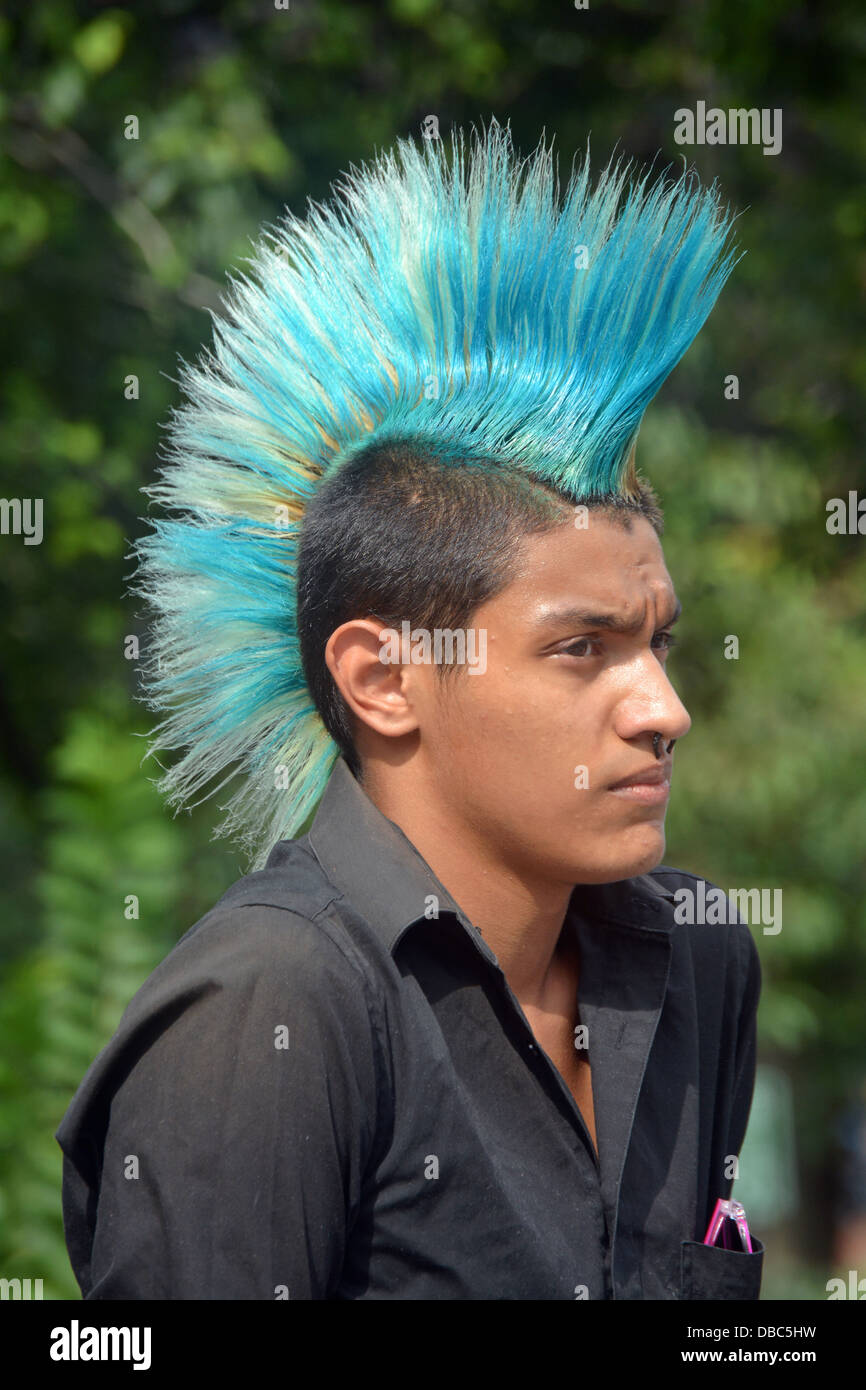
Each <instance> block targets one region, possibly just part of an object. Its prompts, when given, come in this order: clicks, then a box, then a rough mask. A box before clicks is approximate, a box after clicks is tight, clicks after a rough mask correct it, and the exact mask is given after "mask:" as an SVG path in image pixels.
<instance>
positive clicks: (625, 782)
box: [608, 762, 671, 806]
mask: <svg viewBox="0 0 866 1390" xmlns="http://www.w3.org/2000/svg"><path fill="white" fill-rule="evenodd" d="M670 777H671V765H670V762H660V763H654V764H652V765H651V766H650V767H644V768H638V769H637V771H636V772H631V773H629V774H628V776H627V777H621V778H620V780H619V781H618V782H612V783H611V785H610V786H609V787H608V791H611V792H613V793H614V794H615V795H616V796H620V797H626V798H628V800H629V801H637V802H639V803H640V804H641V805H643V806H660V805H661V804H662V802H664V801H667V799H668V797H669V796H670V790H671V784H670Z"/></svg>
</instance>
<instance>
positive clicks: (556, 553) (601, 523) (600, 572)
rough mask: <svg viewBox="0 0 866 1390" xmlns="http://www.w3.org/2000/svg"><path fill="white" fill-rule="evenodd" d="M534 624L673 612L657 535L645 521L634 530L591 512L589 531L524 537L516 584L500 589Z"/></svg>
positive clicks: (634, 617)
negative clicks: (551, 618)
mask: <svg viewBox="0 0 866 1390" xmlns="http://www.w3.org/2000/svg"><path fill="white" fill-rule="evenodd" d="M501 597H502V598H503V600H505V605H506V606H510V605H511V604H514V603H517V604H519V605H520V607H521V608H522V609H523V611H524V612H525V613H526V615H527V616H531V617H532V618H533V621H535V619H536V618H537V617H540V616H542V615H543V613H544V612H545V611H553V610H554V609H563V608H567V607H568V606H569V605H571V606H572V607H573V608H575V609H580V610H583V609H588V608H591V609H593V610H595V609H597V610H598V611H599V612H601V611H604V610H610V611H611V612H616V613H618V614H620V615H621V616H623V617H627V618H631V619H632V620H635V621H636V620H637V618H638V616H639V615H640V614H641V613H643V614H646V612H647V609H648V608H651V609H655V610H657V611H661V610H665V609H670V610H672V609H673V608H674V605H675V604H676V595H675V593H674V586H673V581H672V579H671V576H670V575H669V573H668V570H667V566H666V564H665V558H664V553H663V551H662V548H661V545H660V543H659V539H658V536H657V535H656V533H655V531H654V530H653V528H652V526H651V525H650V524H649V522H647V521H645V520H644V518H642V517H635V518H633V519H632V523H631V527H630V529H626V527H625V526H624V525H623V524H621V523H620V522H618V521H608V520H607V519H606V518H604V517H602V516H601V515H600V516H599V517H598V518H595V517H594V516H593V514H592V513H591V512H590V519H589V525H588V526H587V528H586V529H585V530H582V529H580V528H578V527H576V526H561V527H557V528H556V529H555V530H553V531H547V532H542V533H540V534H539V533H535V534H534V535H530V536H527V537H525V538H524V541H523V542H522V544H521V554H520V559H519V562H518V563H517V564H516V565H515V567H514V577H513V580H512V582H511V583H510V584H509V585H507V586H506V588H505V589H504V590H502V591H501Z"/></svg>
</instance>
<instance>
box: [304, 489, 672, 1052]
mask: <svg viewBox="0 0 866 1390" xmlns="http://www.w3.org/2000/svg"><path fill="white" fill-rule="evenodd" d="M629 520H630V529H626V527H625V526H624V525H623V523H622V522H621V521H619V520H614V519H610V518H608V517H607V516H605V515H604V514H603V513H601V512H597V511H591V512H590V514H589V526H588V528H587V529H579V528H578V527H576V526H574V525H570V524H566V525H563V526H561V527H558V528H557V529H555V530H553V531H549V532H546V533H542V534H538V535H534V536H530V537H527V538H526V539H525V540H524V541H523V542H522V543H521V548H520V553H519V558H518V561H517V563H516V565H515V566H514V571H513V573H514V577H513V579H512V580H511V582H510V583H509V584H508V585H507V586H506V587H505V588H504V589H503V590H501V592H500V593H499V594H497V595H496V596H495V597H494V598H492V599H490V600H489V601H488V602H486V603H484V604H483V605H482V606H481V607H479V608H478V609H477V610H476V612H475V614H474V615H473V618H472V620H471V625H472V626H473V627H475V628H484V629H486V632H487V669H486V671H485V672H484V673H483V674H476V675H470V674H469V672H468V671H467V670H465V669H464V670H461V671H460V672H458V673H455V674H454V675H453V676H450V677H449V678H448V680H447V681H446V682H445V683H444V684H442V683H440V681H439V680H437V679H436V678H435V675H434V668H433V666H432V665H429V664H427V665H425V664H418V665H416V664H408V663H407V664H405V665H400V664H398V663H396V662H392V663H390V664H383V663H382V662H381V661H380V660H379V651H380V648H381V646H382V644H381V642H380V639H379V634H380V632H381V631H382V627H383V625H382V624H381V623H379V622H378V621H375V620H373V619H356V620H352V621H350V622H347V623H344V624H343V625H342V626H341V627H340V628H338V629H337V630H336V631H335V632H334V633H333V634H332V635H331V638H330V640H329V642H328V644H327V649H326V660H327V662H328V666H329V669H330V670H331V672H332V674H333V676H334V679H335V680H336V682H337V684H338V686H339V688H340V690H341V692H342V694H343V697H344V698H345V700H346V702H347V703H348V705H349V708H350V710H351V711H352V714H353V716H354V721H355V738H356V746H357V748H358V752H359V756H360V758H361V762H362V784H363V787H364V790H365V791H366V793H367V794H368V796H369V797H370V798H371V800H372V801H373V802H374V804H375V805H376V806H377V807H378V808H379V810H380V811H382V813H383V814H384V815H385V816H387V817H388V818H389V819H390V820H392V821H394V822H395V823H396V824H397V825H398V826H399V827H400V828H401V829H402V830H403V832H404V833H405V835H406V836H407V837H408V838H409V839H410V840H411V841H412V843H413V844H414V845H415V846H416V847H417V849H418V850H419V852H420V853H421V854H422V855H423V857H424V859H425V860H426V861H427V863H428V864H429V865H430V867H431V868H432V870H433V872H434V873H435V874H436V876H437V878H438V879H439V880H440V882H442V883H443V884H444V886H445V887H446V888H447V889H448V891H449V892H450V893H451V894H452V896H453V897H454V899H455V900H456V901H457V902H458V903H459V904H460V907H461V909H462V910H463V911H464V912H465V914H466V915H467V916H468V917H469V919H470V921H471V922H472V923H473V924H474V925H475V926H476V927H478V928H479V930H480V931H481V932H482V934H483V936H484V939H485V941H486V942H487V944H488V945H489V946H490V948H491V950H492V951H493V952H494V954H495V956H496V957H497V959H498V961H499V964H500V966H501V968H502V970H503V972H504V974H505V976H506V979H507V980H508V982H509V984H510V986H511V989H512V990H513V992H514V994H515V996H516V997H517V999H518V1000H519V1001H520V1003H521V1005H522V1007H523V1008H524V1010H525V1011H526V1012H527V1016H528V1017H530V1021H531V1022H532V1019H533V1017H535V1018H536V1019H537V1020H538V1021H539V1026H540V1028H543V1027H545V1026H546V1025H545V1022H544V1020H545V1018H551V1019H552V1018H553V1017H556V1018H561V1019H562V1020H563V1023H564V1024H566V1023H567V1024H568V1027H569V1031H570V1026H571V1017H572V1014H571V1013H570V1011H569V1008H568V1000H569V999H571V1000H573V998H574V995H573V992H572V991H573V987H574V984H575V981H576V979H577V974H576V972H577V967H578V962H577V960H576V958H575V957H574V956H573V954H572V947H571V944H570V939H569V938H568V937H567V934H565V933H563V935H562V940H560V933H561V930H562V925H563V918H564V914H565V911H566V908H567V905H568V900H569V897H570V895H571V892H572V889H573V887H574V885H575V884H580V883H606V882H612V881H614V880H618V879H623V878H629V877H632V876H633V875H637V874H642V873H646V872H647V871H648V870H650V869H652V868H654V867H655V866H656V865H657V864H659V863H660V862H661V861H662V859H663V858H664V850H665V829H664V820H665V813H666V810H667V801H666V799H663V800H661V801H656V802H655V803H654V804H653V803H652V802H645V801H641V800H639V799H637V798H636V797H633V796H631V797H630V796H629V795H627V794H625V795H624V794H621V793H617V792H613V791H611V790H610V789H609V787H610V784H611V783H613V782H617V781H619V780H620V779H622V778H625V777H627V776H629V775H631V774H633V773H637V772H640V771H642V770H643V769H645V768H647V767H649V766H650V765H656V764H657V760H656V758H655V755H654V752H653V745H652V736H653V734H654V733H655V732H659V733H660V734H661V735H662V737H663V740H664V743H663V750H664V748H666V746H667V744H668V743H669V742H670V740H671V739H682V738H683V737H684V735H685V734H686V733H687V732H688V730H689V727H690V724H691V721H690V719H689V715H688V713H687V711H686V709H685V707H684V705H683V704H682V702H681V701H680V699H679V698H678V696H677V694H676V692H675V691H674V688H673V686H672V684H671V682H670V679H669V677H668V674H667V670H666V662H667V643H668V640H669V634H670V629H671V626H672V622H673V621H675V615H676V613H677V610H678V603H677V599H676V595H675V593H674V588H673V584H672V582H671V578H670V576H669V574H668V572H667V568H666V566H665V562H664V555H663V553H662V548H661V544H660V542H659V539H658V537H657V535H656V533H655V531H654V530H653V528H652V526H651V525H650V524H649V522H648V521H646V520H645V519H644V518H643V517H640V516H631V517H630V518H629ZM581 612H582V613H591V614H595V615H605V614H606V615H609V616H610V617H611V618H613V619H622V620H624V621H627V622H631V623H634V624H635V625H636V626H635V630H634V631H633V632H632V633H630V634H625V633H620V632H614V631H610V630H608V629H607V628H605V627H603V626H601V625H600V624H598V623H597V622H596V623H590V622H587V621H585V620H582V621H581V620H579V619H578V618H576V617H575V616H574V615H575V613H581ZM663 750H662V751H663ZM672 756H673V755H671V757H666V758H664V762H665V763H666V764H667V765H670V762H671V761H672ZM580 766H585V767H586V768H587V770H588V782H589V785H588V787H583V788H580V789H578V788H576V787H575V769H576V768H577V767H580ZM639 795H640V794H639ZM419 910H421V909H419ZM563 1001H565V1008H564V1012H563V1009H562V1007H561V1006H562V1005H563ZM550 1028H551V1029H553V1028H554V1024H553V1022H551V1024H550ZM557 1036H559V1035H557ZM550 1037H551V1043H552V1045H553V1037H554V1035H553V1032H552V1031H551V1033H550ZM551 1055H552V1054H551Z"/></svg>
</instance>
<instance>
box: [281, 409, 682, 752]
mask: <svg viewBox="0 0 866 1390" xmlns="http://www.w3.org/2000/svg"><path fill="white" fill-rule="evenodd" d="M629 481H630V485H631V491H630V494H629V495H628V496H623V497H620V496H616V497H605V498H577V497H570V496H566V495H565V494H564V493H562V492H559V491H557V490H556V489H555V488H553V487H552V486H550V485H548V484H546V483H542V482H540V481H538V480H537V479H535V478H533V477H531V476H530V475H529V474H528V473H526V472H524V471H521V470H520V469H519V468H517V467H515V466H514V464H513V463H511V462H510V461H508V460H500V459H494V458H491V457H490V456H488V455H484V456H479V457H474V456H472V455H471V453H467V452H466V451H464V452H461V453H460V454H459V455H455V454H454V453H453V451H448V450H446V449H445V448H443V447H441V446H440V444H439V443H438V441H437V440H436V439H435V438H430V439H425V440H419V439H417V438H415V437H413V438H412V439H411V440H407V439H404V438H402V437H397V436H395V437H391V438H389V439H387V440H384V441H383V440H376V441H374V442H373V443H372V444H370V445H368V446H367V447H366V448H361V449H359V450H357V451H356V452H355V453H354V454H353V455H352V456H351V457H350V458H349V459H348V461H347V462H345V463H343V464H342V465H341V466H340V467H338V469H337V470H336V471H335V472H334V473H333V474H331V475H330V476H329V477H327V478H326V479H325V480H324V481H323V482H322V483H321V484H320V485H319V487H318V489H317V491H316V492H315V493H314V495H313V497H312V498H311V500H310V502H309V504H308V505H307V508H306V511H305V513H304V516H303V520H302V522H301V526H300V534H299V545H298V563H297V596H298V598H297V602H298V608H297V621H298V637H299V641H300V649H301V661H302V664H303V668H304V675H305V678H306V681H307V685H308V687H309V690H310V693H311V694H312V697H313V701H314V703H315V706H316V709H317V710H318V711H319V714H320V715H321V717H322V720H323V722H324V724H325V727H326V729H327V730H328V733H329V734H330V735H331V737H332V738H333V739H334V741H335V742H336V744H337V746H338V747H339V749H340V752H341V753H342V755H343V757H344V758H345V759H346V762H347V763H348V764H349V766H350V767H351V769H352V771H353V773H354V774H355V776H356V777H357V776H359V775H360V762H359V759H358V755H357V751H356V749H355V743H354V735H353V728H352V716H351V711H350V710H349V708H348V706H347V705H346V702H345V701H344V699H343V697H342V695H341V694H340V692H339V690H338V688H337V686H336V684H335V682H334V679H333V677H332V675H331V673H330V671H329V670H328V667H327V664H326V662H325V647H326V645H327V642H328V638H329V637H330V636H331V633H332V632H333V631H334V630H335V629H336V628H338V627H339V626H340V625H341V624H342V623H344V622H348V621H349V619H351V618H362V617H373V616H375V617H377V618H378V619H380V620H381V621H382V622H384V623H386V624H387V625H388V626H389V627H393V628H396V629H399V628H400V624H401V623H402V622H403V621H404V620H406V621H408V622H409V623H410V625H411V627H412V628H413V629H414V628H426V629H428V630H430V629H433V628H437V627H438V628H443V629H444V628H451V629H454V628H463V627H465V626H466V625H467V624H468V623H469V621H470V619H471V617H472V614H473V613H474V612H475V610H476V609H477V608H478V607H480V605H481V604H482V603H485V602H486V601H487V599H489V598H492V597H493V596H494V595H495V594H497V593H498V592H499V591H500V590H501V589H503V588H505V586H506V585H507V584H508V583H509V582H510V579H511V577H512V569H513V564H514V561H515V558H516V552H517V548H518V545H519V543H520V541H521V539H522V538H523V537H524V536H527V535H530V534H532V533H535V532H541V531H550V530H553V529H554V528H555V527H556V526H561V525H565V524H567V523H569V522H571V523H572V524H573V522H574V509H575V507H576V506H577V505H579V504H581V503H583V505H585V506H587V507H590V508H593V509H596V510H601V511H604V512H607V513H608V514H610V515H611V516H612V517H615V518H617V519H619V520H621V521H622V524H623V525H625V526H626V527H629V528H630V526H631V521H630V516H631V515H634V514H637V515H641V516H644V517H645V518H646V519H647V520H648V521H649V522H650V523H651V525H652V526H653V529H654V530H655V531H656V533H657V534H658V535H661V533H662V528H663V519H662V513H661V510H660V508H659V506H658V503H657V500H656V497H655V494H654V492H653V490H652V488H651V487H650V486H649V484H648V483H646V482H645V481H644V480H643V479H642V478H639V477H638V476H637V475H636V474H635V473H634V471H633V469H632V471H631V473H630V474H629ZM454 669H455V668H454V667H453V666H451V665H449V664H447V663H440V664H439V665H438V666H437V675H439V676H441V677H442V678H443V679H444V678H445V676H446V675H447V673H448V672H449V671H451V670H454Z"/></svg>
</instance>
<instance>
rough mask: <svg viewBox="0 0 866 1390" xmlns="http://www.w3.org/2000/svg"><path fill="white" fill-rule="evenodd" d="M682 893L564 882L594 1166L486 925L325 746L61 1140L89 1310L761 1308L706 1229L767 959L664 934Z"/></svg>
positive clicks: (746, 1278)
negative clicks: (311, 803) (328, 1303)
mask: <svg viewBox="0 0 866 1390" xmlns="http://www.w3.org/2000/svg"><path fill="white" fill-rule="evenodd" d="M696 882H697V880H695V879H694V877H693V876H692V875H690V874H685V873H681V872H680V871H678V870H675V869H668V868H664V867H662V868H658V869H655V870H653V872H652V873H650V874H646V875H641V876H640V877H636V878H632V879H625V880H623V881H621V882H617V883H609V884H603V885H592V886H586V885H579V886H578V887H576V888H575V890H574V892H573V894H572V898H571V903H570V906H569V910H568V913H567V916H566V919H565V923H564V927H563V929H564V930H567V931H571V932H573V933H575V934H576V937H577V940H578V944H579V967H580V968H579V985H578V1006H579V1018H580V1022H581V1024H585V1025H586V1028H587V1037H588V1048H589V1052H588V1055H589V1061H590V1067H591V1077H592V1092H593V1103H594V1109H595V1120H596V1128H597V1138H598V1159H596V1154H595V1150H594V1148H593V1145H592V1143H591V1141H590V1139H589V1136H588V1133H587V1130H586V1127H585V1125H584V1122H583V1119H582V1117H581V1114H580V1111H579V1109H578V1108H577V1106H576V1105H575V1102H574V1100H573V1098H572V1096H571V1093H570V1092H569V1090H568V1088H567V1086H566V1085H565V1082H564V1081H563V1079H562V1077H561V1076H560V1074H559V1072H558V1071H557V1070H556V1068H555V1067H554V1065H553V1063H552V1062H551V1060H550V1059H549V1057H548V1056H547V1054H546V1053H545V1052H544V1051H543V1049H542V1048H541V1047H540V1046H539V1044H538V1043H537V1042H536V1040H535V1038H534V1035H533V1033H532V1030H531V1028H530V1026H529V1023H528V1021H527V1019H526V1017H525V1015H524V1013H523V1011H522V1009H521V1008H520V1005H519V1004H518V1002H517V1000H516V998H515V996H514V995H513V993H512V992H511V989H510V988H509V986H508V984H507V982H506V979H505V976H504V975H503V973H502V971H501V969H500V968H499V965H498V963H497V960H496V957H495V956H494V954H493V953H492V951H491V950H490V948H489V946H488V945H487V944H486V942H485V941H484V938H483V936H482V935H481V933H480V932H479V931H478V930H477V929H476V928H475V927H473V926H472V924H471V923H470V922H469V921H468V920H467V919H466V917H465V916H464V915H463V914H462V913H461V912H460V910H459V909H458V907H457V905H456V904H455V902H454V901H453V899H452V898H451V897H449V895H448V893H447V892H446V890H445V889H444V888H443V886H442V885H441V884H440V883H439V882H438V880H437V879H436V878H435V877H434V875H433V873H432V872H431V870H430V868H429V867H428V865H427V864H426V863H425V861H424V860H423V859H422V858H421V856H420V855H419V854H418V852H417V850H415V848H414V846H413V845H412V844H411V843H410V841H409V840H408V839H407V838H406V836H405V835H404V834H403V833H402V831H401V830H400V829H399V828H398V827H397V826H396V825H394V824H393V823H392V822H391V821H389V820H387V819H386V818H385V816H383V815H382V814H381V812H380V811H379V810H378V809H377V808H376V807H375V806H374V805H373V803H372V801H370V799H369V797H368V796H367V795H366V793H365V792H364V791H363V789H362V787H361V786H360V784H359V783H358V782H356V780H355V779H354V777H353V776H352V774H351V772H350V771H349V768H348V766H347V765H346V763H345V762H344V761H343V760H342V759H340V760H338V761H337V763H336V764H335V767H334V771H333V773H332V775H331V778H330V780H329V782H328V785H327V788H326V791H325V795H324V797H323V798H322V801H321V803H320V807H319V810H318V812H317V815H316V818H315V820H314V822H313V825H312V828H311V830H310V832H309V834H308V835H305V836H303V837H301V838H300V839H297V840H286V841H281V842H279V843H278V844H277V845H276V846H275V847H274V849H273V850H272V852H271V855H270V858H269V859H268V862H267V865H266V867H265V868H264V869H263V870H261V871H259V872H257V873H253V874H250V875H248V876H246V877H244V878H242V879H240V880H239V881H238V882H237V883H235V884H234V885H233V886H232V887H231V888H230V889H229V890H228V892H227V893H226V894H225V895H224V896H223V897H222V899H221V900H220V901H219V902H218V903H217V904H216V906H215V907H214V908H213V909H212V910H211V911H210V912H208V913H207V914H206V916H205V917H203V918H202V919H201V921H199V922H197V923H196V924H195V926H193V927H192V928H191V929H190V930H189V931H188V932H187V933H186V935H185V936H183V937H182V938H181V940H180V941H179V942H178V944H177V945H176V946H175V947H174V949H173V950H172V951H171V952H170V953H169V955H168V956H167V957H166V958H165V960H163V961H162V963H161V964H160V965H159V966H158V967H157V969H156V970H155V971H154V972H153V973H152V974H151V975H150V977H149V978H148V979H147V980H146V981H145V983H144V984H143V985H142V987H141V989H140V990H139V991H138V993H137V994H136V995H135V997H134V998H133V999H132V1001H131V1002H130V1004H129V1006H128V1007H127V1009H126V1011H125V1013H124V1015H123V1017H122V1019H121V1021H120V1024H119V1026H118V1029H117V1032H116V1033H115V1035H114V1037H113V1038H112V1039H111V1041H110V1042H109V1043H108V1045H107V1046H106V1047H105V1048H104V1049H103V1050H102V1052H100V1054H99V1056H98V1057H97V1058H96V1059H95V1061H94V1062H93V1063H92V1064H91V1066H90V1068H89V1069H88V1071H87V1074H86V1075H85V1077H84V1079H83V1081H82V1082H81V1084H80V1086H79V1088H78V1090H77V1091H76V1093H75V1096H74V1098H73V1100H72V1102H71V1104H70V1106H69V1109H68V1111H67V1113H66V1115H65V1116H64V1118H63V1121H62V1122H61V1125H60V1127H59V1129H58V1130H57V1136H56V1137H57V1139H58V1142H59V1143H60V1145H61V1147H62V1149H63V1151H64V1162H63V1211H64V1223H65V1230H66V1240H67V1245H68V1249H69V1254H70V1258H71V1261H72V1265H73V1268H74V1270H75V1274H76V1277H77V1279H78V1281H79V1284H80V1286H81V1290H82V1293H83V1295H84V1297H85V1298H87V1299H123V1298H137V1299H146V1298H158V1299H220V1298H225V1299H275V1298H277V1299H279V1298H290V1299H335V1298H339V1299H358V1298H379V1299H382V1298H398V1299H496V1300H499V1299H569V1300H573V1299H576V1298H578V1299H582V1298H589V1299H680V1298H685V1299H690V1298H757V1297H758V1291H759V1286H760V1278H761V1264H762V1259H763V1246H762V1245H761V1242H760V1241H759V1240H757V1239H756V1238H755V1237H754V1235H753V1246H754V1252H755V1253H754V1254H745V1253H740V1252H735V1251H730V1250H723V1249H716V1248H713V1247H710V1246H704V1245H703V1244H702V1243H701V1242H702V1240H703V1236H704V1234H705V1231H706V1227H707V1223H708V1221H709V1219H710V1215H711V1213H712V1209H713V1207H714V1205H715V1201H716V1198H717V1197H720V1196H729V1195H731V1187H732V1182H731V1179H730V1178H729V1177H728V1176H727V1173H728V1172H730V1171H731V1168H730V1166H726V1164H728V1163H729V1160H730V1158H731V1156H734V1155H736V1154H737V1153H738V1151H739V1148H740V1145H741V1143H742V1140H743V1136H744V1134H745V1129H746V1122H747V1119H748V1113H749V1107H750V1104H751V1097H752V1089H753V1085H754V1072H755V1027H756V1018H755V1015H756V1009H757V1002H758V995H759V991H760V968H759V963H758V954H757V950H756V948H755V944H754V942H753V940H752V936H751V933H750V931H749V929H748V927H747V926H746V925H745V924H744V923H742V922H740V921H737V922H736V923H733V924H730V925H724V926H713V925H706V926H686V925H678V924H677V923H676V922H675V920H674V909H675V903H674V898H673V893H674V890H675V889H676V888H677V887H680V886H688V887H693V886H694V885H695V884H696ZM437 911H438V916H436V915H435V913H436V912H437Z"/></svg>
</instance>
